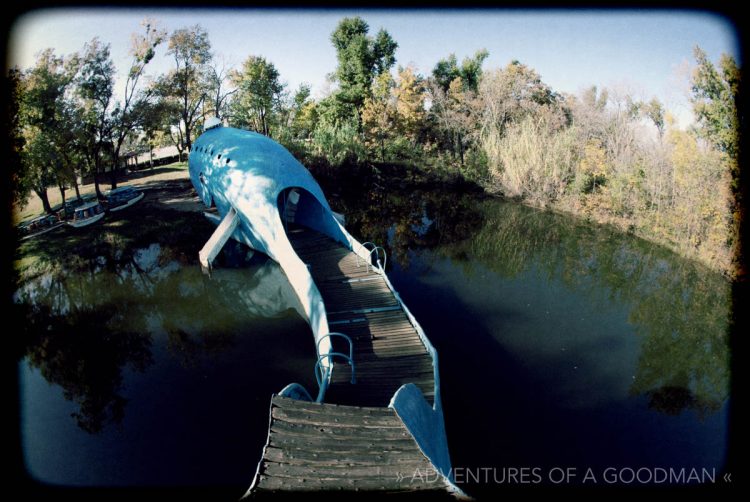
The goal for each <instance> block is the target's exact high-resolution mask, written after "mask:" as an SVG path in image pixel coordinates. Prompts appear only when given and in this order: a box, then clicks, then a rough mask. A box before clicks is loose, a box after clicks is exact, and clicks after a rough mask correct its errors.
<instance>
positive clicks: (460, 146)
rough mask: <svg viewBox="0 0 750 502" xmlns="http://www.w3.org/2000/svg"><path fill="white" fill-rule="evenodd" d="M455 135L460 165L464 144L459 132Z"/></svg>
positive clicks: (462, 161)
mask: <svg viewBox="0 0 750 502" xmlns="http://www.w3.org/2000/svg"><path fill="white" fill-rule="evenodd" d="M456 137H457V139H458V153H459V155H460V156H461V165H462V166H463V165H464V145H463V141H461V133H457V134H456Z"/></svg>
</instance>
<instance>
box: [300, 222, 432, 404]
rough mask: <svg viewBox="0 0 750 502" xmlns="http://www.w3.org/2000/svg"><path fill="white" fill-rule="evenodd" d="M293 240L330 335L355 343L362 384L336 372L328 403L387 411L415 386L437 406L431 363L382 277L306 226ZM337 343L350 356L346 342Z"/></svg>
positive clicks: (359, 378)
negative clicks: (404, 389) (398, 393)
mask: <svg viewBox="0 0 750 502" xmlns="http://www.w3.org/2000/svg"><path fill="white" fill-rule="evenodd" d="M288 236H289V241H290V242H291V243H292V247H294V250H295V251H296V252H297V255H298V256H299V257H300V259H301V260H302V261H303V262H305V263H306V264H308V267H309V269H310V273H311V275H312V277H313V280H314V281H315V284H316V285H317V286H318V289H319V290H320V294H321V296H322V297H323V302H324V303H325V305H326V312H327V314H328V325H329V326H330V329H331V331H337V332H339V333H343V334H345V335H348V336H349V337H351V339H352V341H353V342H354V361H355V365H356V373H357V383H356V385H351V384H350V383H349V377H350V375H349V374H348V370H347V369H345V368H340V369H339V371H334V373H333V378H332V380H331V386H330V387H329V389H328V392H327V393H326V401H328V402H333V403H339V404H350V405H356V406H388V402H389V401H390V399H391V397H392V396H393V393H394V392H396V390H398V388H399V387H401V386H402V385H403V384H405V383H413V384H415V385H416V386H417V387H419V389H420V390H421V391H422V393H423V394H424V395H425V397H426V398H427V400H428V402H430V403H432V399H433V396H434V393H435V379H434V376H433V370H432V358H431V357H430V354H429V353H428V352H427V348H426V347H425V346H424V344H423V343H422V340H421V339H420V338H419V334H418V333H417V330H416V329H415V328H414V326H412V324H411V322H410V321H409V319H408V317H407V316H406V313H405V312H404V310H403V309H402V308H401V306H400V305H399V302H398V300H397V299H396V297H395V296H394V294H393V292H392V291H391V290H390V289H389V288H388V285H387V284H386V282H385V279H384V278H383V276H382V275H380V274H378V273H377V272H375V271H374V270H372V267H368V266H367V264H366V263H365V261H364V260H363V259H362V258H359V257H358V256H357V255H356V254H354V253H353V252H351V251H349V250H348V249H346V248H344V247H343V246H342V245H341V244H339V243H338V242H335V241H334V240H333V239H331V238H329V237H327V236H324V235H322V234H319V233H317V232H315V231H312V230H309V229H306V228H303V227H295V228H291V229H290V230H289V231H288ZM332 341H333V343H334V346H335V348H336V350H338V351H341V352H346V351H347V350H345V346H344V344H343V343H342V340H341V339H335V338H334V339H333V340H332ZM342 370H343V371H342Z"/></svg>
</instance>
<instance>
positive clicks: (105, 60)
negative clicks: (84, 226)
mask: <svg viewBox="0 0 750 502" xmlns="http://www.w3.org/2000/svg"><path fill="white" fill-rule="evenodd" d="M82 61H83V64H82V66H81V71H80V74H79V76H78V81H77V84H78V93H79V95H80V96H81V98H82V99H83V100H84V109H85V114H84V116H85V122H86V124H87V126H86V127H87V129H88V132H89V134H90V135H91V139H92V141H91V148H92V149H91V152H90V156H91V158H92V159H93V161H94V188H95V190H96V195H97V197H100V198H101V197H103V196H102V192H101V190H100V189H99V179H98V174H99V173H100V172H101V170H102V153H103V151H104V149H105V148H106V147H107V146H108V145H110V146H111V137H112V128H111V122H110V120H109V106H110V104H111V101H112V95H113V92H114V73H115V66H114V64H113V63H112V58H111V57H110V52H109V44H106V45H105V44H102V43H101V42H100V41H99V39H98V38H94V39H93V40H92V41H91V42H89V43H87V44H86V45H84V48H83V57H82Z"/></svg>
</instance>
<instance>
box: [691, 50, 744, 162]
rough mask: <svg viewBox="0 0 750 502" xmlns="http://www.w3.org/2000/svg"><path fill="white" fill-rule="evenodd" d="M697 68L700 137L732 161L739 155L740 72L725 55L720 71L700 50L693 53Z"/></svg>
mask: <svg viewBox="0 0 750 502" xmlns="http://www.w3.org/2000/svg"><path fill="white" fill-rule="evenodd" d="M693 55H694V56H695V59H696V62H697V63H698V66H697V67H696V68H695V69H694V70H693V75H692V92H693V96H692V102H693V111H694V112H695V115H696V118H697V121H698V125H699V129H698V132H699V134H700V135H701V136H703V137H705V138H706V139H708V140H709V141H710V142H711V143H713V144H714V145H716V147H717V148H718V149H719V150H721V151H722V152H725V153H727V154H728V155H729V156H730V157H731V158H732V159H735V160H736V159H737V157H738V154H739V116H738V114H737V98H738V94H739V86H740V69H739V67H738V66H737V62H736V61H735V60H734V58H733V57H731V56H729V55H727V54H722V56H721V59H720V60H719V69H720V70H721V71H720V72H719V70H717V69H716V67H715V66H714V65H713V63H711V61H710V60H709V59H708V56H707V55H706V53H705V52H704V51H703V49H701V48H700V47H697V46H696V47H695V49H694V51H693Z"/></svg>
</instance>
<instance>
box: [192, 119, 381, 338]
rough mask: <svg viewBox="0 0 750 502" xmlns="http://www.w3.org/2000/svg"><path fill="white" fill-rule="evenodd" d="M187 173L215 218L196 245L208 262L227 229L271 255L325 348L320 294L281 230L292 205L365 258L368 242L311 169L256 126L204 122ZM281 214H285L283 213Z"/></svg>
mask: <svg viewBox="0 0 750 502" xmlns="http://www.w3.org/2000/svg"><path fill="white" fill-rule="evenodd" d="M188 165H189V170H190V179H191V181H192V183H193V186H194V187H195V189H196V191H197V192H198V195H199V196H200V198H201V200H202V201H203V203H204V204H205V205H206V206H208V207H215V208H216V209H217V211H218V213H219V216H220V218H221V222H220V224H219V226H218V227H217V229H216V231H215V232H214V234H213V235H212V236H211V238H210V239H209V241H208V242H207V243H206V245H205V246H204V248H203V249H202V250H201V252H200V253H199V258H200V261H201V265H202V266H203V267H204V269H208V270H210V268H211V262H212V261H213V259H214V258H215V256H216V254H217V253H218V252H219V250H220V249H221V247H222V246H223V245H224V243H226V241H227V239H229V238H230V237H231V238H233V239H236V240H237V241H239V242H241V243H243V244H246V245H247V246H249V247H250V248H251V249H254V250H257V251H260V252H262V253H264V254H266V255H268V256H269V257H271V258H272V259H273V260H275V261H276V262H277V263H279V265H281V268H282V269H283V270H284V272H285V274H286V276H287V278H288V280H289V282H290V284H291V285H292V288H293V289H294V292H295V294H296V295H297V297H298V298H299V300H300V303H301V305H302V308H303V310H304V316H305V317H306V318H307V321H308V322H309V324H310V327H311V329H312V332H313V335H314V337H315V342H316V343H320V345H319V350H320V352H321V353H326V352H327V351H328V350H329V349H330V338H326V337H325V336H324V335H326V334H328V333H329V327H328V319H327V316H326V311H325V307H324V304H323V299H322V297H321V295H320V292H319V291H318V288H317V286H316V285H315V283H314V282H313V279H312V277H311V275H310V272H309V270H308V269H307V266H306V265H305V264H304V263H303V262H302V261H301V260H300V259H299V258H298V256H297V254H296V253H295V252H294V249H293V248H292V246H291V244H290V243H289V240H288V238H287V235H286V231H285V224H286V221H285V220H288V219H289V215H290V214H291V213H293V214H294V216H293V220H294V222H296V223H299V224H301V225H304V226H306V227H309V228H311V229H313V230H317V231H318V232H321V233H322V234H324V235H327V236H329V237H331V238H332V239H334V240H336V241H338V242H340V243H341V244H342V245H343V246H345V247H346V248H348V249H350V250H352V251H353V252H355V253H357V254H358V255H360V256H362V258H363V259H365V260H367V262H368V263H369V261H370V259H371V258H370V253H369V250H368V249H366V248H365V247H364V246H363V245H362V244H361V243H359V242H358V241H357V240H356V239H355V238H353V237H352V236H351V235H350V234H349V232H347V231H346V229H345V228H344V227H343V226H342V225H341V223H339V220H338V219H337V217H336V215H335V214H334V213H333V211H331V208H330V206H329V205H328V201H326V198H325V196H324V195H323V191H322V190H321V188H320V186H319V185H318V183H317V182H316V181H315V179H314V178H313V177H312V175H311V174H310V172H309V171H308V170H307V169H306V168H305V167H304V166H303V165H302V164H300V163H299V162H298V161H297V160H296V159H295V158H294V157H293V156H292V155H291V154H290V153H289V152H288V151H287V150H286V149H285V148H284V147H283V146H281V145H280V144H278V143H276V142H275V141H273V140H271V139H269V138H267V137H266V136H263V135H261V134H258V133H254V132H250V131H245V130H240V129H234V128H231V127H222V126H220V125H218V124H217V125H214V126H213V127H211V124H209V123H207V129H206V131H205V132H204V133H203V134H201V136H200V137H198V139H197V140H196V141H195V143H194V144H193V148H192V150H191V151H190V157H189V160H188ZM285 216H286V218H285Z"/></svg>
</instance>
